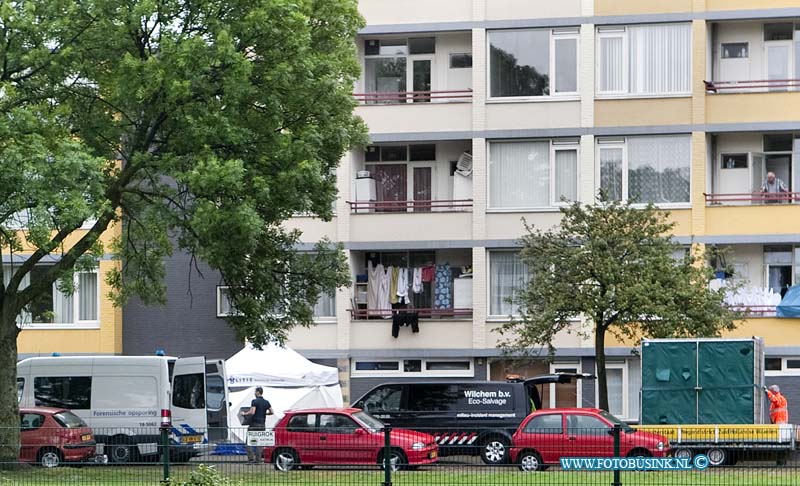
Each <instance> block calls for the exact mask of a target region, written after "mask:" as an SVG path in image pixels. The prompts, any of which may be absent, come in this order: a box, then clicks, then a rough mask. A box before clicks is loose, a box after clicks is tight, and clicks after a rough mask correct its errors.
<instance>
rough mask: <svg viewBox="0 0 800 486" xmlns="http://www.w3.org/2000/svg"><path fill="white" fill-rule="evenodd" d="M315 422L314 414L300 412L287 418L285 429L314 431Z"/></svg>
mask: <svg viewBox="0 0 800 486" xmlns="http://www.w3.org/2000/svg"><path fill="white" fill-rule="evenodd" d="M316 423H317V416H316V414H313V413H311V414H307V413H301V414H298V415H295V416H294V417H292V418H290V419H289V423H288V424H286V430H288V431H289V432H314V427H315V426H316Z"/></svg>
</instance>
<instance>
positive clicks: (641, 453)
mask: <svg viewBox="0 0 800 486" xmlns="http://www.w3.org/2000/svg"><path fill="white" fill-rule="evenodd" d="M652 456H653V454H651V453H650V451H648V450H647V449H634V450H632V451H630V452H629V453H628V457H652Z"/></svg>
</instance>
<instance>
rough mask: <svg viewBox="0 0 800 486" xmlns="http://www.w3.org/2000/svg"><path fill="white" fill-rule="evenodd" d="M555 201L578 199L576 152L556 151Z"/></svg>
mask: <svg viewBox="0 0 800 486" xmlns="http://www.w3.org/2000/svg"><path fill="white" fill-rule="evenodd" d="M555 165H556V167H555V172H556V194H555V196H556V200H555V202H560V201H561V200H562V199H566V200H567V201H575V200H577V199H578V151H577V150H556V160H555Z"/></svg>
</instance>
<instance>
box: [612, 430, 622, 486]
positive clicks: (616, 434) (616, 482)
mask: <svg viewBox="0 0 800 486" xmlns="http://www.w3.org/2000/svg"><path fill="white" fill-rule="evenodd" d="M620 432H622V427H621V426H620V425H619V424H614V429H613V430H612V434H613V435H614V457H619V436H620ZM613 486H622V479H621V477H620V471H619V469H618V468H615V469H614V483H613Z"/></svg>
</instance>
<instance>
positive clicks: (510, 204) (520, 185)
mask: <svg viewBox="0 0 800 486" xmlns="http://www.w3.org/2000/svg"><path fill="white" fill-rule="evenodd" d="M489 148H490V150H489V153H490V155H489V193H490V196H489V205H490V206H491V207H492V208H530V207H543V206H549V205H550V142H497V143H492V144H491V145H490V147H489Z"/></svg>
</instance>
